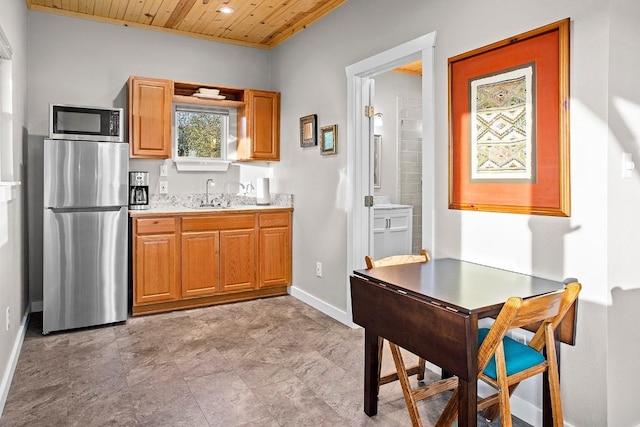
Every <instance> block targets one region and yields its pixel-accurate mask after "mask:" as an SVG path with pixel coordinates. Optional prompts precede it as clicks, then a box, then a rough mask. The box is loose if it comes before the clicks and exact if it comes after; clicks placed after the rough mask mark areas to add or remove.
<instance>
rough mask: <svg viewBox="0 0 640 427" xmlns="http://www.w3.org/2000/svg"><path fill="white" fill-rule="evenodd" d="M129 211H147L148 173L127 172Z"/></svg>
mask: <svg viewBox="0 0 640 427" xmlns="http://www.w3.org/2000/svg"><path fill="white" fill-rule="evenodd" d="M129 209H134V210H140V209H149V172H129Z"/></svg>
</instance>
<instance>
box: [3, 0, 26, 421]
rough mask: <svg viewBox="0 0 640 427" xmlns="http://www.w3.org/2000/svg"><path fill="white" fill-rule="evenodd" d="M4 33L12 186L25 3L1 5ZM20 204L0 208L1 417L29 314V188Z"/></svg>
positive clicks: (18, 150) (18, 153) (21, 121)
mask: <svg viewBox="0 0 640 427" xmlns="http://www.w3.org/2000/svg"><path fill="white" fill-rule="evenodd" d="M0 27H2V29H3V31H4V33H5V35H6V36H7V38H8V40H9V43H10V45H11V47H12V49H13V52H14V53H13V57H12V60H11V67H12V73H11V74H12V76H13V82H12V92H13V105H12V111H13V114H12V116H13V117H12V120H13V141H10V142H9V143H10V144H12V150H7V151H4V150H3V153H11V152H12V153H13V159H3V164H6V162H5V160H9V163H10V164H11V166H12V168H11V169H12V170H13V177H12V178H13V180H16V181H20V180H22V181H24V179H25V177H26V176H25V175H26V174H25V171H24V167H25V165H24V162H23V161H22V157H23V156H22V153H23V138H24V130H25V126H26V98H27V79H26V74H27V52H26V49H27V10H26V5H25V3H24V2H21V1H3V2H0ZM17 191H18V195H17V198H16V199H14V200H11V201H10V202H8V203H3V202H0V314H1V317H0V414H1V413H2V409H3V407H4V403H5V400H6V396H7V393H8V391H9V385H10V382H11V373H12V372H11V371H12V368H13V367H14V366H15V363H16V362H17V357H18V352H19V351H20V344H21V338H22V331H23V329H22V327H23V326H24V320H25V315H26V313H27V303H28V293H27V292H28V289H27V285H26V277H27V276H26V275H27V271H26V267H25V265H26V258H25V251H26V248H27V240H26V228H25V224H24V220H23V212H24V208H25V200H24V198H25V192H24V185H23V186H21V187H18V189H17ZM7 307H9V308H10V319H9V320H10V326H9V330H7V329H6V325H5V315H6V309H7Z"/></svg>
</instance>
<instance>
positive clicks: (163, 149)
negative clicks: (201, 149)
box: [129, 77, 173, 159]
mask: <svg viewBox="0 0 640 427" xmlns="http://www.w3.org/2000/svg"><path fill="white" fill-rule="evenodd" d="M172 96H173V82H172V81H170V80H158V79H144V78H139V77H132V78H130V79H129V145H130V150H131V157H143V158H158V159H166V158H169V157H171V99H172Z"/></svg>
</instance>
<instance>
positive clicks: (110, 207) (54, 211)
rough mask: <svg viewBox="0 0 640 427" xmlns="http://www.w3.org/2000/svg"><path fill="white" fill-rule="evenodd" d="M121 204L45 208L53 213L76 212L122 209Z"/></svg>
mask: <svg viewBox="0 0 640 427" xmlns="http://www.w3.org/2000/svg"><path fill="white" fill-rule="evenodd" d="M122 208H123V206H100V207H87V208H46V209H50V210H51V212H53V213H76V212H114V211H116V212H117V211H119V210H120V209H122Z"/></svg>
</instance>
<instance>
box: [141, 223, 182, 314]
mask: <svg viewBox="0 0 640 427" xmlns="http://www.w3.org/2000/svg"><path fill="white" fill-rule="evenodd" d="M134 229H137V231H136V232H135V239H134V245H135V252H134V263H135V264H134V265H135V270H134V292H133V293H134V305H139V304H151V303H158V302H167V301H174V300H177V299H179V297H180V282H179V280H178V277H177V273H178V265H177V263H178V259H179V253H178V245H177V241H176V231H175V220H174V219H173V218H161V219H138V220H135V222H134Z"/></svg>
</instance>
